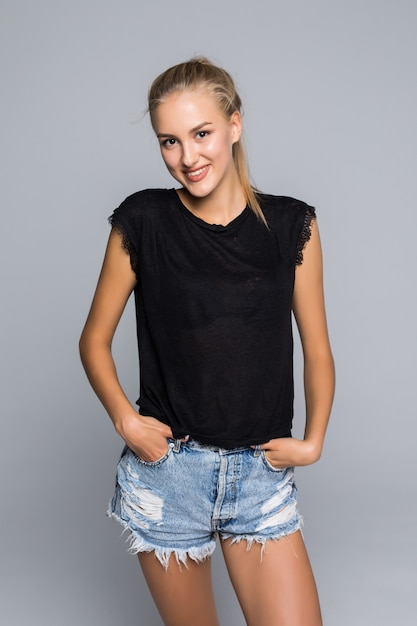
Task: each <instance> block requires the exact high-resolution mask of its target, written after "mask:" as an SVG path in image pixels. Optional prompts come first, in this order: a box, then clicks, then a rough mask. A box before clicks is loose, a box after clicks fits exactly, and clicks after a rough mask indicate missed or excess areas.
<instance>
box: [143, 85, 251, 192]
mask: <svg viewBox="0 0 417 626" xmlns="http://www.w3.org/2000/svg"><path fill="white" fill-rule="evenodd" d="M154 128H155V131H156V135H157V137H158V140H159V144H160V147H161V154H162V158H163V160H164V162H165V165H166V166H167V168H168V170H169V172H170V173H171V175H172V176H173V177H174V178H175V180H177V181H178V182H179V183H180V184H181V185H182V186H183V187H184V188H185V189H186V190H187V191H188V192H189V193H190V194H191V195H192V196H194V197H195V198H206V197H207V196H210V195H213V194H215V193H216V192H218V191H220V190H222V189H229V190H230V189H233V185H239V181H238V177H237V172H236V168H235V165H234V162H233V157H232V146H233V144H234V143H236V142H237V141H238V140H239V137H240V135H241V130H242V127H241V118H240V114H239V113H238V112H236V113H233V115H232V116H231V118H230V119H229V120H228V119H226V118H225V116H224V115H223V113H222V112H221V110H220V109H219V106H218V104H217V101H216V99H215V97H214V96H213V95H212V94H211V93H210V92H208V91H207V90H204V89H200V90H197V91H180V92H174V93H172V94H171V95H170V96H168V97H167V99H166V100H165V101H164V102H163V103H162V104H160V105H159V106H158V107H157V109H156V111H155V114H154Z"/></svg>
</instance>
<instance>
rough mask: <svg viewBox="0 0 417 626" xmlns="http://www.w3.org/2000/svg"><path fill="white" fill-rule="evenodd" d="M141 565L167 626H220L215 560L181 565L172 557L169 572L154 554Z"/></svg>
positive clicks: (143, 557)
mask: <svg viewBox="0 0 417 626" xmlns="http://www.w3.org/2000/svg"><path fill="white" fill-rule="evenodd" d="M138 556H139V562H140V565H141V567H142V571H143V574H144V576H145V579H146V582H147V584H148V586H149V589H150V592H151V594H152V597H153V599H154V602H155V604H156V607H157V609H158V611H159V613H160V615H161V617H162V620H163V622H164V624H165V626H197V624H198V626H219V620H218V617H217V612H216V606H215V601H214V594H213V586H212V580H211V560H210V559H209V558H208V559H206V560H205V561H203V562H202V563H196V562H195V561H192V560H191V559H188V560H187V566H185V565H178V563H177V561H176V559H175V557H174V556H173V555H172V556H171V558H170V561H169V564H168V569H167V570H165V569H164V567H163V566H162V565H161V564H160V562H159V561H158V559H157V558H156V557H155V555H154V553H153V552H142V553H140V554H139V555H138Z"/></svg>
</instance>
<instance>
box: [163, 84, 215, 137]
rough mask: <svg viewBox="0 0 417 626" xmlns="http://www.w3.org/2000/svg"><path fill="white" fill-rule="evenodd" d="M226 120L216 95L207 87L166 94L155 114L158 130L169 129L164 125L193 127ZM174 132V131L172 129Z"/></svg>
mask: <svg viewBox="0 0 417 626" xmlns="http://www.w3.org/2000/svg"><path fill="white" fill-rule="evenodd" d="M220 119H222V120H225V118H224V116H223V114H222V112H221V110H220V108H219V105H218V103H217V100H216V97H215V96H214V95H213V94H212V93H211V91H209V90H208V89H207V88H205V87H200V88H198V89H193V90H188V89H187V90H184V91H174V92H172V93H170V94H169V95H168V96H166V97H165V98H164V100H163V102H161V104H160V105H159V106H158V107H157V108H156V110H155V112H154V116H153V121H154V126H155V129H156V130H157V132H161V131H163V130H167V132H168V130H169V129H168V128H162V126H164V127H165V126H166V125H168V126H170V127H172V126H176V127H181V128H187V127H188V128H193V127H194V126H196V125H197V124H201V123H203V122H218V121H219V120H220ZM172 132H173V131H172Z"/></svg>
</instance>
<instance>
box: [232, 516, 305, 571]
mask: <svg viewBox="0 0 417 626" xmlns="http://www.w3.org/2000/svg"><path fill="white" fill-rule="evenodd" d="M298 531H301V532H302V519H300V521H299V523H298V524H297V525H296V526H294V528H292V529H291V530H290V531H288V532H285V533H282V534H280V535H276V536H272V537H264V536H261V535H233V534H231V533H221V534H220V539H221V541H225V540H226V539H231V542H230V544H231V545H232V544H234V543H241V542H242V541H246V551H247V552H249V550H250V549H251V548H252V546H253V544H254V543H257V544H259V545H260V546H261V561H262V557H263V555H264V552H265V547H266V544H267V542H268V541H280V540H282V539H286V538H288V537H289V536H290V535H293V534H294V533H296V532H298Z"/></svg>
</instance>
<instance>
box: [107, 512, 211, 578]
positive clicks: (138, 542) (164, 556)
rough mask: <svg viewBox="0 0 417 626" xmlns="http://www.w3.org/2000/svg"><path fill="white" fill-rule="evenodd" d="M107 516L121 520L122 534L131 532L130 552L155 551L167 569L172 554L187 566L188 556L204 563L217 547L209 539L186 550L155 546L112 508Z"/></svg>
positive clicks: (129, 540)
mask: <svg viewBox="0 0 417 626" xmlns="http://www.w3.org/2000/svg"><path fill="white" fill-rule="evenodd" d="M107 516H108V517H110V518H113V519H115V520H116V521H117V522H119V524H121V526H122V527H123V530H122V533H121V534H122V535H124V534H125V533H126V532H128V533H129V536H128V537H127V538H126V542H127V543H128V544H129V547H128V552H129V554H139V553H140V552H154V553H155V557H156V558H157V559H158V561H159V562H160V564H161V565H162V567H163V568H164V569H165V570H167V569H168V565H169V560H170V558H171V556H172V555H174V556H175V560H176V562H177V563H178V565H179V566H180V567H181V565H184V566H185V567H187V558H189V559H191V560H192V561H194V562H195V563H202V562H203V561H205V560H206V559H207V558H209V557H210V556H211V555H212V554H213V552H214V550H215V548H216V542H215V541H209V543H206V544H204V545H202V546H201V547H198V548H197V547H192V548H188V549H186V550H184V549H180V548H161V547H158V546H154V545H152V544H150V543H148V542H147V541H145V540H144V539H142V537H140V536H138V535H136V534H135V533H134V531H133V530H132V529H131V528H130V527H129V524H128V523H127V522H125V521H124V520H122V519H121V518H120V517H119V516H118V515H116V513H114V512H113V511H112V510H111V508H109V509H108V511H107Z"/></svg>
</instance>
